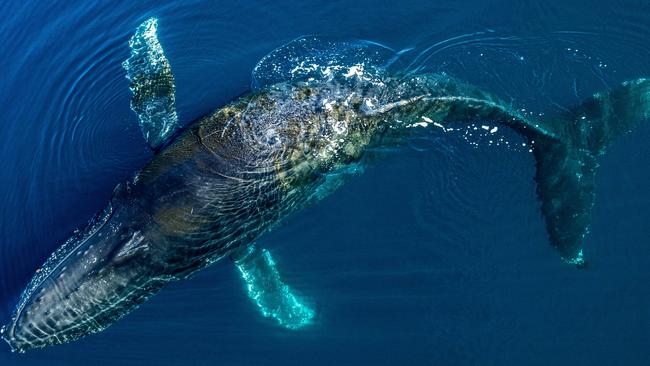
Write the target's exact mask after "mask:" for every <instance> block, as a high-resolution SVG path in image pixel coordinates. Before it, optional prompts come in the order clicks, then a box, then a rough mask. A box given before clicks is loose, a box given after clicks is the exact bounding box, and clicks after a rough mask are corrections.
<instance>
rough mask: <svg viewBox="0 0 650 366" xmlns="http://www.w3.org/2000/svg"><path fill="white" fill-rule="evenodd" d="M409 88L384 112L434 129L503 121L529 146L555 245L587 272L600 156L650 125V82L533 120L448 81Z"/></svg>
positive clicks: (430, 78) (419, 82)
mask: <svg viewBox="0 0 650 366" xmlns="http://www.w3.org/2000/svg"><path fill="white" fill-rule="evenodd" d="M410 82H412V83H413V84H412V85H410V86H409V88H410V89H414V90H416V91H417V93H418V95H416V96H414V97H412V98H410V101H408V102H406V103H392V104H391V105H390V106H388V107H386V108H384V109H383V111H382V112H386V111H389V110H394V109H398V110H400V109H403V111H404V112H407V113H404V114H408V115H410V116H413V118H421V117H420V116H423V117H427V118H426V119H427V120H428V121H430V122H433V123H434V124H435V122H436V121H439V122H443V123H447V122H452V123H453V122H468V121H476V120H497V121H500V122H502V123H504V124H506V125H508V126H509V127H511V128H513V129H515V130H516V131H518V132H519V133H520V134H522V135H523V136H525V137H526V138H527V139H528V140H529V142H530V146H532V147H533V153H534V156H535V160H536V163H537V172H536V176H535V180H536V182H537V192H538V196H539V198H540V201H541V206H542V213H543V215H544V218H545V221H546V227H547V231H548V235H549V239H550V242H551V244H552V245H553V246H554V247H556V248H557V249H558V250H559V252H560V254H561V255H562V258H564V260H566V261H567V262H569V263H572V264H575V265H577V266H584V264H585V262H584V259H583V254H582V243H583V241H584V239H585V237H586V235H587V234H588V232H589V225H590V222H591V211H592V207H593V204H594V177H595V173H596V170H597V168H598V157H599V156H600V155H602V154H604V153H605V150H606V148H607V147H608V146H609V145H610V144H611V143H612V142H613V141H615V140H616V139H617V138H618V137H620V136H622V135H624V134H625V133H627V132H628V131H630V130H632V129H633V128H634V127H635V126H637V125H638V124H640V123H641V122H643V121H648V120H649V119H650V79H637V80H635V81H629V82H625V83H623V84H622V85H621V86H619V87H617V88H614V89H612V90H610V91H608V92H603V93H598V94H595V95H594V96H592V97H590V98H589V99H587V100H586V101H584V102H583V103H582V104H580V105H578V106H576V107H574V108H572V109H570V110H568V111H567V112H565V113H563V114H561V115H558V116H554V117H551V118H547V119H543V120H531V119H530V118H527V117H526V116H523V115H521V114H519V113H518V112H517V111H516V110H513V109H512V108H510V107H508V104H507V103H504V102H502V101H501V100H499V98H497V97H495V96H494V95H491V94H489V93H486V92H484V91H481V90H479V89H477V88H475V87H472V86H469V85H466V84H463V83H461V82H458V81H456V80H453V79H450V78H448V77H440V76H435V75H421V76H418V77H416V78H415V79H413V80H411V81H410ZM423 91H424V93H425V94H424V95H423V94H422V93H423ZM411 101H413V102H414V103H411ZM413 104H416V107H415V110H414V106H413ZM405 120H407V118H405ZM423 123H424V122H419V123H414V124H411V126H413V125H420V124H423Z"/></svg>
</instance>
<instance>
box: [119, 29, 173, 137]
mask: <svg viewBox="0 0 650 366" xmlns="http://www.w3.org/2000/svg"><path fill="white" fill-rule="evenodd" d="M157 27H158V20H157V19H156V18H149V19H147V20H146V21H144V22H143V23H142V24H140V26H138V28H137V29H136V31H135V34H134V35H133V37H131V39H130V40H129V47H130V48H131V56H130V57H129V58H128V59H127V60H126V61H124V62H123V63H122V66H123V67H124V69H125V70H126V77H127V79H129V80H130V81H131V86H130V89H131V91H132V92H133V97H132V98H131V109H132V110H133V112H135V114H136V115H137V116H138V123H139V124H140V129H141V130H142V135H143V136H144V139H145V140H146V141H147V144H149V147H151V149H153V150H157V149H159V148H160V147H162V146H163V145H165V143H166V142H167V140H168V139H169V137H170V136H172V135H173V134H174V133H175V132H176V130H178V128H179V124H178V117H177V115H176V87H175V85H174V75H173V74H172V70H171V66H170V65H169V61H168V60H167V57H165V53H164V52H163V49H162V46H161V45H160V42H159V41H158V36H157V34H156V31H157Z"/></svg>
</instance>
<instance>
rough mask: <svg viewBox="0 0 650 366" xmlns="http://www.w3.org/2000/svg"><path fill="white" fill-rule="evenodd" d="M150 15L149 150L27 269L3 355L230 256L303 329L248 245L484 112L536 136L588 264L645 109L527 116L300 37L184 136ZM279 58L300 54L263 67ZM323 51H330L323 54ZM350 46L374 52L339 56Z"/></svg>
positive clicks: (267, 304)
mask: <svg viewBox="0 0 650 366" xmlns="http://www.w3.org/2000/svg"><path fill="white" fill-rule="evenodd" d="M156 25H157V23H156V20H155V19H150V20H148V21H146V22H145V23H143V24H142V25H141V26H140V27H139V28H138V29H137V31H136V33H135V35H134V37H133V38H132V39H131V41H130V46H131V57H130V58H129V60H127V61H126V62H125V63H124V66H125V68H126V70H127V74H128V78H129V79H130V81H131V89H132V91H133V99H132V102H131V107H132V109H133V110H134V112H135V113H136V115H137V116H138V118H139V121H140V124H141V127H142V131H143V135H144V137H145V139H146V140H147V142H148V143H149V145H150V146H151V147H152V149H154V151H155V152H156V155H155V156H154V158H153V159H152V160H151V161H150V162H149V163H148V164H147V165H146V166H145V167H144V168H142V170H140V171H139V172H138V173H136V174H135V175H134V176H133V178H132V179H130V180H129V181H127V182H124V183H122V184H120V185H118V186H117V188H115V191H114V193H113V196H112V198H111V201H110V203H109V205H108V206H107V208H106V209H105V210H104V211H102V212H101V213H100V214H99V215H98V216H97V217H96V218H94V219H93V220H92V221H91V223H90V224H89V225H88V227H87V228H86V229H85V230H83V231H81V232H79V233H78V234H76V235H75V236H73V237H72V238H70V239H69V240H68V241H67V242H66V243H65V244H64V245H63V246H62V247H61V248H60V249H58V250H57V251H56V252H55V253H53V254H52V256H51V257H50V259H48V261H47V262H46V263H45V264H44V266H43V267H42V268H41V270H40V271H38V273H37V275H36V276H35V277H34V278H33V279H32V281H31V282H30V284H29V285H28V287H27V288H26V289H25V291H24V293H23V295H22V296H21V299H20V301H19V304H18V306H17V308H16V311H15V313H14V315H13V318H12V320H11V322H10V323H9V324H7V325H6V326H5V327H3V328H2V337H3V338H4V339H5V340H6V341H7V342H8V343H9V345H10V346H11V348H12V350H15V351H19V352H24V351H26V350H29V349H32V348H38V347H44V346H47V345H54V344H60V343H65V342H69V341H72V340H76V339H78V338H80V337H83V336H85V335H88V334H91V333H95V332H98V331H101V330H103V329H104V328H106V327H107V326H109V325H110V324H112V323H113V322H115V321H116V320H118V319H120V318H121V317H123V316H124V315H125V314H127V313H129V312H130V311H132V310H133V309H135V308H136V307H137V306H138V305H139V304H141V303H142V302H143V301H145V300H146V299H148V298H149V297H150V296H152V295H154V294H155V293H157V292H158V291H159V290H160V289H161V288H162V287H163V286H164V285H165V284H167V283H169V282H171V281H175V280H178V279H182V278H186V277H188V276H189V275H191V274H193V273H195V272H196V271H198V270H200V269H202V268H204V267H206V266H208V265H210V264H212V263H214V262H216V261H218V260H219V259H222V258H224V257H229V258H230V260H231V261H232V262H233V263H234V264H235V265H236V266H237V268H238V269H239V271H240V272H241V274H242V277H243V279H244V280H245V281H246V285H247V286H246V288H247V290H248V292H249V296H250V297H251V299H252V300H253V301H254V302H255V304H256V305H257V307H258V308H259V309H260V311H261V312H262V314H263V315H265V316H268V317H272V318H273V319H275V320H276V321H277V322H278V323H279V324H280V325H282V326H285V327H287V328H290V329H296V328H300V327H302V326H304V325H306V324H309V323H310V322H311V321H312V319H313V317H314V315H315V313H314V311H313V310H312V309H311V308H310V307H309V305H308V304H307V303H306V302H305V301H304V299H302V298H301V297H300V296H298V295H297V294H296V293H295V292H294V291H293V290H292V289H291V287H290V286H289V285H287V284H286V283H284V282H283V280H282V279H281V277H280V275H279V272H278V270H277V266H276V263H275V261H274V260H273V258H272V256H271V253H270V252H269V251H267V250H266V249H263V248H261V247H259V246H257V245H255V244H254V243H255V240H256V239H257V238H258V237H259V236H260V235H261V234H263V233H264V232H267V231H269V230H271V229H272V228H273V227H274V226H275V225H276V224H277V223H278V222H280V221H281V220H282V219H283V218H284V217H286V216H287V215H288V214H290V213H292V212H296V211H298V210H300V209H301V208H303V207H306V206H308V205H310V204H313V203H315V202H317V201H318V200H320V199H322V198H323V197H325V196H327V195H328V194H330V193H331V192H333V191H334V190H335V189H336V188H337V187H339V186H340V185H341V184H342V183H343V182H344V181H345V178H346V177H348V176H349V175H351V174H350V173H351V172H353V171H355V170H356V169H355V167H358V166H359V165H360V164H363V162H364V159H363V158H364V156H365V153H366V152H367V151H368V150H369V149H370V148H373V147H381V146H388V145H395V144H400V141H404V137H406V136H408V135H409V134H411V133H413V132H412V131H414V130H415V129H414V128H412V127H414V126H418V127H419V126H430V125H432V126H443V128H444V126H453V125H454V124H462V123H468V122H472V121H476V120H482V121H485V120H491V121H496V122H500V123H502V124H504V125H506V126H509V127H510V128H513V129H514V130H516V131H517V132H519V133H520V134H522V135H523V136H525V138H527V139H528V140H529V141H531V142H533V141H534V146H535V148H534V151H533V153H534V156H535V160H536V165H537V170H536V175H535V180H536V182H537V187H538V188H537V192H538V196H539V199H540V201H541V209H542V213H543V216H544V218H545V222H546V227H547V232H548V235H549V241H550V243H551V245H552V246H553V247H555V248H556V249H557V250H558V251H559V253H560V255H561V257H562V258H563V259H564V260H565V261H567V262H569V263H572V264H575V265H578V266H582V265H584V259H583V252H582V244H583V242H584V240H585V236H586V235H587V233H588V231H589V223H590V217H591V209H592V206H593V203H594V174H595V172H596V169H597V166H598V162H597V159H598V157H599V156H600V155H602V154H603V153H604V152H605V149H606V148H607V146H608V145H609V144H610V143H611V142H612V141H614V140H615V139H616V138H617V137H619V136H621V135H622V134H624V133H626V132H628V131H629V130H631V129H632V128H633V127H634V126H635V125H637V124H638V123H640V122H642V121H645V120H647V119H648V118H649V117H650V80H645V79H638V80H635V81H630V82H626V83H624V84H623V85H621V86H620V87H618V88H616V89H613V90H611V91H609V92H605V93H600V94H596V95H594V96H593V97H591V98H589V99H588V100H586V101H585V102H584V103H583V104H581V105H579V106H577V107H575V108H573V109H571V110H569V111H568V112H566V113H565V114H563V115H558V116H555V117H552V118H546V119H531V118H529V117H525V116H523V115H520V114H518V113H517V111H515V110H513V109H511V108H509V107H508V105H507V104H506V103H504V102H502V101H501V100H500V99H499V98H498V97H497V96H495V95H492V94H490V93H488V92H486V91H483V90H480V89H478V88H476V87H473V86H471V85H468V84H465V83H463V82H461V81H459V80H456V79H453V78H450V77H448V76H445V75H435V74H420V75H413V74H406V75H405V74H393V73H390V72H388V71H387V70H388V69H389V68H388V67H386V65H387V64H390V62H391V59H390V58H388V59H384V61H386V62H383V63H381V62H375V61H377V60H378V59H379V58H381V57H379V54H380V53H381V51H380V50H379V51H377V50H373V51H371V52H366V51H363V50H364V49H366V48H363V47H362V46H364V45H363V44H362V43H348V44H345V45H344V46H345V47H343V48H337V49H336V50H337V51H339V52H330V53H327V52H324V51H326V50H329V49H332V47H333V44H332V43H328V42H324V43H317V42H316V43H315V41H314V39H313V38H302V39H299V40H296V41H294V42H292V43H290V44H288V45H286V46H284V47H283V48H280V49H279V50H277V51H274V53H272V54H270V55H269V56H267V57H265V59H263V60H262V62H261V64H260V65H259V67H260V69H262V70H263V69H265V68H266V69H267V71H268V73H265V74H263V75H264V76H265V79H264V78H257V79H256V80H255V82H256V83H258V85H257V87H256V89H255V90H254V91H253V92H252V93H250V94H248V95H246V96H243V97H241V98H239V99H237V100H235V101H233V102H231V103H230V104H228V105H226V106H224V107H222V108H221V109H219V110H217V111H216V112H214V113H211V114H209V115H207V116H205V117H203V118H201V119H199V120H197V121H195V122H193V123H192V124H190V125H189V126H188V127H187V128H185V129H184V130H182V131H179V130H178V126H179V124H178V121H177V116H176V112H175V105H174V104H175V91H174V79H173V75H172V73H171V68H170V66H169V63H168V61H167V59H166V58H165V56H164V53H163V50H162V48H161V47H160V44H159V43H158V40H157V38H156ZM346 47H347V48H346ZM364 52H366V53H364ZM303 53H304V54H303ZM287 54H289V55H292V56H296V55H297V56H299V57H303V60H304V62H297V63H296V64H295V65H293V66H294V67H291V68H287V69H285V70H283V71H277V68H273V67H272V66H273V65H274V62H275V61H277V60H278V59H283V58H285V59H286V56H287ZM323 54H327V55H328V56H327V57H329V58H330V59H328V61H330V62H326V63H320V64H319V63H317V62H316V61H317V60H318V57H320V56H317V55H323ZM359 54H363V55H364V56H365V57H366V58H365V60H366V61H367V60H371V61H373V62H360V63H354V62H347V61H346V60H347V59H346V57H348V56H350V57H352V56H358V55H359ZM321 61H322V59H321ZM331 61H337V62H331ZM348 61H349V60H348Z"/></svg>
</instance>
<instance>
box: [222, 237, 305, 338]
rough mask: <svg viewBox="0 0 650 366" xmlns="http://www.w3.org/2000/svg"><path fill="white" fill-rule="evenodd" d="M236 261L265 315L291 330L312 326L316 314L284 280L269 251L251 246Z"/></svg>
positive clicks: (254, 298) (249, 289)
mask: <svg viewBox="0 0 650 366" xmlns="http://www.w3.org/2000/svg"><path fill="white" fill-rule="evenodd" d="M234 262H235V265H236V266H237V268H238V269H239V272H240V273H241V275H242V278H243V279H244V281H245V282H246V289H247V291H248V297H250V298H251V299H252V300H253V302H255V305H257V307H258V308H259V310H260V312H261V313H262V315H264V316H265V317H271V318H274V319H275V320H276V321H277V322H278V323H279V324H280V325H281V326H283V327H285V328H288V329H298V328H301V327H303V326H305V325H308V324H311V323H312V320H313V318H314V316H315V315H316V313H315V312H314V310H312V309H311V308H310V307H309V306H307V305H306V304H305V302H304V301H303V300H302V299H301V298H300V297H298V296H297V295H295V294H294V293H293V291H292V289H291V288H290V287H289V286H288V285H287V284H285V283H284V282H283V281H282V279H281V278H280V273H279V272H278V270H277V268H276V264H275V261H274V260H273V258H272V257H271V253H269V251H268V250H266V249H261V248H259V247H257V246H251V247H249V248H248V249H247V250H246V252H245V253H244V254H243V256H241V257H240V258H238V259H235V261H234Z"/></svg>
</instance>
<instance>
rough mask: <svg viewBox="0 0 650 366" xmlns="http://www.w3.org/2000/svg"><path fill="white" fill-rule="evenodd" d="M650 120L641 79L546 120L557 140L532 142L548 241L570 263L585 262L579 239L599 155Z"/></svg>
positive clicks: (649, 91)
mask: <svg viewBox="0 0 650 366" xmlns="http://www.w3.org/2000/svg"><path fill="white" fill-rule="evenodd" d="M649 118H650V80H648V79H639V80H635V81H631V82H626V83H624V84H623V85H621V86H620V87H618V88H615V89H613V90H611V91H609V92H605V93H598V94H596V95H594V96H592V97H590V98H589V99H587V100H586V101H584V102H583V103H582V104H580V105H579V106H577V107H575V108H573V109H571V110H570V111H568V112H566V113H564V114H562V115H560V116H557V117H554V118H550V119H549V120H547V121H544V125H545V126H546V128H549V129H551V130H553V131H554V132H555V135H556V138H545V137H544V136H539V138H537V140H536V141H535V142H536V143H535V150H534V154H535V159H536V161H537V173H536V178H535V179H536V181H537V192H538V195H539V197H540V200H541V202H542V213H543V214H544V218H545V220H546V227H547V231H548V234H549V238H550V240H551V244H552V245H553V246H555V247H556V248H557V249H558V250H559V251H560V254H561V255H562V257H563V258H564V259H565V260H567V261H568V262H570V263H574V264H576V265H579V266H583V265H584V259H583V256H582V243H583V241H584V239H585V236H586V235H587V234H588V232H589V225H590V222H591V211H592V207H593V204H594V198H595V197H594V177H595V173H596V170H597V168H598V161H597V158H598V157H599V156H600V155H602V154H604V153H605V150H606V149H607V147H608V146H609V145H610V144H611V143H612V142H613V141H615V140H616V139H617V138H618V137H620V136H621V135H624V134H625V133H627V132H629V131H631V130H632V129H633V128H634V127H636V126H637V125H638V124H639V123H641V122H642V121H647V120H648V119H649ZM533 134H534V133H533ZM531 138H533V137H531Z"/></svg>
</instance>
